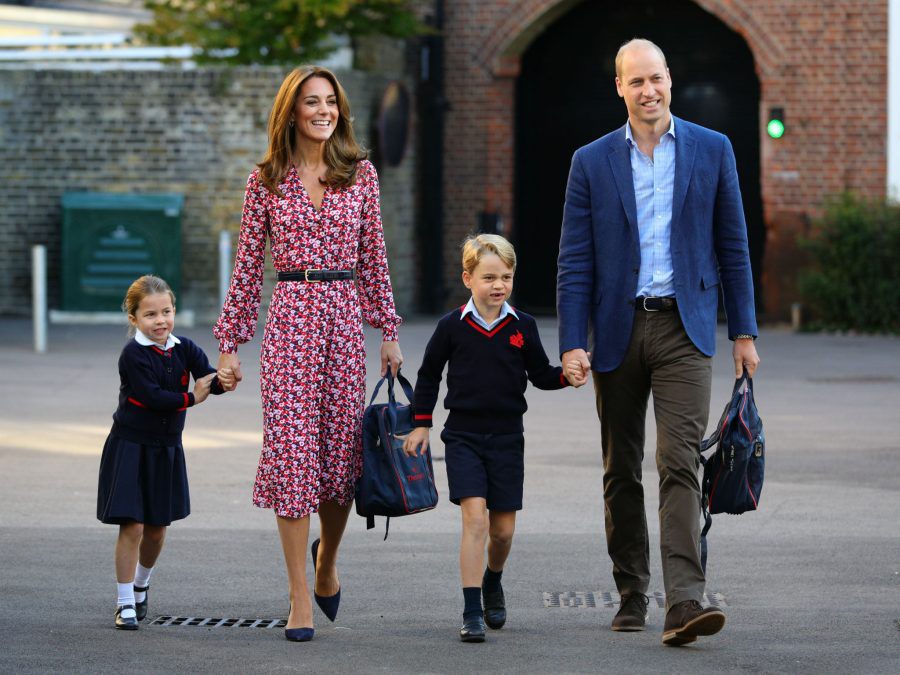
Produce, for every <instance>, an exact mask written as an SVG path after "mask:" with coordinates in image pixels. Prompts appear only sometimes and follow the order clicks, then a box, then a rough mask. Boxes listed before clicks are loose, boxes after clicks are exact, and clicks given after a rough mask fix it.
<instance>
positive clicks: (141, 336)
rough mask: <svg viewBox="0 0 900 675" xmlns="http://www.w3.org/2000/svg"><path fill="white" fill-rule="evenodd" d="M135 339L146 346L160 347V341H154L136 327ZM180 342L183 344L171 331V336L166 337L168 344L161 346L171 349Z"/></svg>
mask: <svg viewBox="0 0 900 675" xmlns="http://www.w3.org/2000/svg"><path fill="white" fill-rule="evenodd" d="M134 339H135V342H137V343H138V344H139V345H143V346H144V347H159V343H158V342H154V341H153V340H151V339H150V338H148V337H147V336H146V335H144V334H143V333H142V332H141V331H139V330H137V329H135V331H134ZM178 344H181V340H179V339H178V338H177V337H175V336H174V335H172V333H169V337H168V338H166V346H165V347H161V349H166V350H169V349H172V347H174V346H175V345H178Z"/></svg>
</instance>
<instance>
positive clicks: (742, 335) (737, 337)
mask: <svg viewBox="0 0 900 675" xmlns="http://www.w3.org/2000/svg"><path fill="white" fill-rule="evenodd" d="M731 339H732V340H755V339H756V336H755V335H747V334H746V333H740V334H739V335H735V336H734V337H733V338H731Z"/></svg>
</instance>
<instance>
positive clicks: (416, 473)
mask: <svg viewBox="0 0 900 675" xmlns="http://www.w3.org/2000/svg"><path fill="white" fill-rule="evenodd" d="M409 470H410V471H412V473H411V474H409V475H407V476H406V480H408V481H410V482H412V481H414V480H422V479H423V478H425V474H424V473H422V472H421V471H420V470H419V467H417V466H411V467H409Z"/></svg>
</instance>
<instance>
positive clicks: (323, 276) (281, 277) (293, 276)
mask: <svg viewBox="0 0 900 675" xmlns="http://www.w3.org/2000/svg"><path fill="white" fill-rule="evenodd" d="M355 278H356V270H355V269H352V270H294V271H293V272H279V273H278V281H305V282H307V283H317V282H319V281H349V280H351V279H355Z"/></svg>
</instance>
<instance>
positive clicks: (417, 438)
mask: <svg viewBox="0 0 900 675" xmlns="http://www.w3.org/2000/svg"><path fill="white" fill-rule="evenodd" d="M428 432H429V429H428V427H416V428H415V429H413V430H412V431H411V432H409V433H408V434H407V435H406V437H405V438H404V437H403V436H397V438H403V452H405V453H406V454H407V455H409V456H410V457H415V456H416V455H424V454H425V451H426V450H427V449H428ZM420 448H421V449H420Z"/></svg>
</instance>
